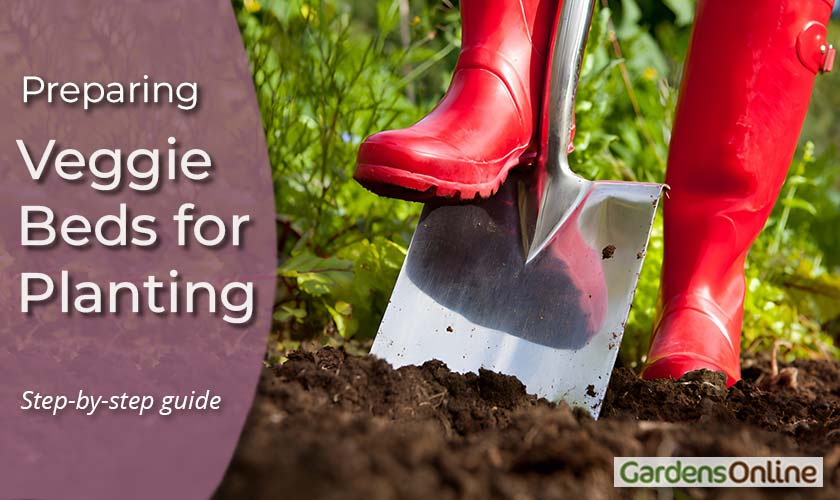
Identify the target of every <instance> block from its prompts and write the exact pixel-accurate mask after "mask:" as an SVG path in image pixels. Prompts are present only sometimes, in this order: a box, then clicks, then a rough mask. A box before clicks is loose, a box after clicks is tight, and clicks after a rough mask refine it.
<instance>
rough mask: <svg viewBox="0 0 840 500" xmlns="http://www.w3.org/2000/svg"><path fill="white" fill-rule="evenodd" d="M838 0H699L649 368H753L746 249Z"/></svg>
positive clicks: (822, 65)
mask: <svg viewBox="0 0 840 500" xmlns="http://www.w3.org/2000/svg"><path fill="white" fill-rule="evenodd" d="M832 4H833V0H738V1H737V2H726V1H721V0H699V2H698V4H697V14H696V20H695V26H694V32H693V34H692V40H691V46H690V48H689V54H688V59H687V62H686V67H685V73H684V74H683V81H682V87H681V89H680V101H679V104H678V106H677V115H676V121H675V123H674V130H673V135H672V140H671V152H670V157H669V159H668V174H667V176H666V182H667V183H668V184H669V185H670V186H671V191H670V193H669V195H670V199H668V200H666V201H665V204H664V207H665V208H664V210H665V260H664V264H663V270H662V284H661V309H660V311H661V312H660V318H659V321H658V325H657V326H656V328H655V331H654V334H653V339H652V341H651V346H650V353H649V354H648V360H647V364H646V366H645V368H644V371H643V374H642V375H643V377H644V378H648V379H653V378H679V377H680V376H682V375H683V374H685V373H686V372H689V371H692V370H699V369H701V368H707V369H710V370H715V371H721V372H724V373H725V374H726V376H727V385H731V384H734V383H735V382H736V381H738V380H739V379H740V378H741V368H740V358H739V353H740V337H741V323H742V320H743V315H744V292H745V284H744V260H745V258H746V255H747V251H748V250H749V248H750V246H751V245H752V243H753V241H754V240H755V238H756V237H757V236H758V234H759V232H760V231H761V229H762V228H763V227H764V224H765V222H766V221H767V217H768V216H769V214H770V211H771V210H772V208H773V205H774V204H775V202H776V199H777V197H778V195H779V191H780V190H781V187H782V184H783V183H784V181H785V176H786V173H787V170H788V166H789V165H790V162H791V160H792V158H793V154H794V152H795V149H796V143H797V139H798V135H799V131H800V130H801V128H802V123H803V121H804V119H805V112H806V110H807V108H808V101H809V100H810V96H811V89H812V87H813V83H814V76H815V75H816V74H817V73H819V72H822V71H828V70H830V64H831V62H832V60H833V50H832V48H831V47H830V46H829V45H828V43H827V42H826V40H825V34H826V29H825V23H826V22H827V21H828V18H829V15H830V13H831V8H832Z"/></svg>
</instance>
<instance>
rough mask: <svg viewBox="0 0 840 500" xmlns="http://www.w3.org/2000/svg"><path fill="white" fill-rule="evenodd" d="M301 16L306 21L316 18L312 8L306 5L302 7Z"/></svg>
mask: <svg viewBox="0 0 840 500" xmlns="http://www.w3.org/2000/svg"><path fill="white" fill-rule="evenodd" d="M300 15H301V17H303V18H304V19H309V17H310V16H313V17H314V15H315V12H313V11H312V7H310V6H309V4H306V3H305V4H303V5H301V6H300Z"/></svg>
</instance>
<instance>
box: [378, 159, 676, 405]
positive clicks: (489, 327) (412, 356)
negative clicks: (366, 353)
mask: <svg viewBox="0 0 840 500" xmlns="http://www.w3.org/2000/svg"><path fill="white" fill-rule="evenodd" d="M534 186H535V183H534V182H528V179H527V178H526V177H524V176H522V175H514V176H512V177H511V179H509V180H508V182H507V183H505V185H504V187H503V188H502V190H501V191H500V192H499V193H498V194H497V195H496V196H494V197H493V198H491V199H489V200H484V201H482V202H479V203H475V204H469V205H455V206H452V205H448V206H447V205H439V206H433V205H427V206H426V208H425V210H424V211H423V214H422V215H421V218H420V223H419V225H418V227H417V229H416V231H415V234H414V237H413V239H412V242H411V245H410V247H409V251H408V255H407V257H406V261H405V264H404V266H403V268H402V270H401V272H400V275H399V278H398V280H397V284H396V286H395V288H394V292H393V294H392V296H391V301H390V303H389V304H388V308H387V310H386V312H385V316H384V318H383V320H382V324H381V326H380V329H379V332H378V334H377V337H376V340H375V342H374V344H373V348H372V350H371V353H372V354H374V355H376V356H379V357H381V358H384V359H385V360H387V361H388V362H390V363H391V364H392V365H394V366H395V367H399V366H404V365H409V364H415V365H416V364H422V363H424V362H426V361H428V360H432V359H438V360H441V361H443V362H444V363H446V364H447V365H448V366H449V368H450V369H452V370H455V371H458V372H476V371H478V369H479V368H486V369H488V370H493V371H497V372H501V373H504V374H508V375H514V376H516V377H518V378H519V379H520V380H521V381H522V382H523V383H524V384H525V386H526V388H527V390H528V391H529V392H531V393H534V394H536V395H538V396H541V397H545V398H547V399H549V400H552V401H559V400H565V401H566V402H568V403H569V404H570V405H572V406H579V407H582V408H585V409H586V410H587V411H589V413H590V414H592V415H593V416H594V417H596V418H597V416H598V413H599V411H600V408H601V402H602V400H603V397H604V393H605V391H606V388H607V384H608V382H609V378H610V374H611V372H612V369H613V366H614V364H615V360H616V356H617V354H618V348H619V346H620V345H621V339H622V335H623V332H624V325H625V322H626V320H627V316H628V314H629V312H630V304H631V303H632V300H633V294H634V292H635V289H636V284H637V282H638V278H639V273H640V271H641V267H642V263H643V261H644V255H645V251H646V248H647V243H648V238H649V236H650V229H651V225H652V222H653V217H654V214H655V212H656V207H657V204H658V201H659V198H660V195H661V193H662V186H661V185H658V184H642V183H628V182H593V183H591V186H590V187H589V189H588V191H587V193H586V195H585V196H583V197H582V199H581V201H580V202H579V203H578V204H577V205H576V206H574V207H572V210H573V212H572V215H570V216H569V217H568V218H567V220H566V221H565V222H564V223H563V224H562V225H561V227H560V228H559V229H558V230H557V232H556V234H555V235H554V236H553V237H552V239H551V241H550V242H549V243H548V244H547V245H546V247H545V249H544V250H543V251H542V252H540V254H539V255H538V256H536V258H534V259H533V260H531V261H530V262H527V263H526V256H527V255H528V248H529V246H530V245H529V243H530V242H529V241H528V235H530V234H533V229H534V226H535V223H536V208H535V206H534V205H535V201H534V200H536V199H537V196H535V194H536V193H535V187H534Z"/></svg>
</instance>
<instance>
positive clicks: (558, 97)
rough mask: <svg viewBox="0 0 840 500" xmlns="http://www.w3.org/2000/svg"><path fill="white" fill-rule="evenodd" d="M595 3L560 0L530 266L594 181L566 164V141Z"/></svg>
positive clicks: (580, 0)
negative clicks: (579, 174) (561, 4)
mask: <svg viewBox="0 0 840 500" xmlns="http://www.w3.org/2000/svg"><path fill="white" fill-rule="evenodd" d="M593 7H594V0H563V6H562V7H561V11H560V16H559V25H558V26H557V28H556V33H557V35H556V37H555V41H554V48H553V50H552V51H551V68H550V73H549V81H548V87H547V90H546V92H547V94H548V96H547V99H546V107H547V109H544V110H543V117H544V119H545V120H547V121H548V131H547V137H546V140H547V141H548V144H547V145H543V147H544V151H543V155H544V156H543V157H542V158H541V160H540V161H539V162H538V163H539V171H538V173H537V176H538V179H537V186H538V189H539V211H538V214H539V215H538V217H537V223H536V226H535V228H534V233H533V238H532V239H531V244H530V249H529V251H528V258H527V260H528V261H529V262H530V261H531V260H533V259H534V258H536V256H537V255H539V253H540V252H542V251H543V250H544V249H545V247H546V245H548V244H549V243H550V242H551V239H552V237H553V236H554V235H556V234H557V232H558V231H559V229H560V227H561V226H562V225H563V224H564V223H565V222H566V220H568V218H569V217H570V216H571V214H572V212H574V210H575V207H578V206H580V204H581V202H582V201H583V199H584V198H585V197H586V195H587V193H588V192H589V191H590V189H591V187H592V183H591V182H590V181H588V180H586V179H584V178H582V177H580V176H578V175H577V174H575V173H574V172H572V169H571V167H570V166H569V157H568V140H569V136H570V135H571V131H572V124H573V122H574V115H575V94H576V93H577V86H578V80H579V79H580V70H581V65H582V64H583V53H584V50H585V48H586V38H587V36H588V34H589V25H590V24H591V22H592V11H593Z"/></svg>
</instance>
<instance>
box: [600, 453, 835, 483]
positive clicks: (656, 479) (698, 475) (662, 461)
mask: <svg viewBox="0 0 840 500" xmlns="http://www.w3.org/2000/svg"><path fill="white" fill-rule="evenodd" d="M613 484H614V485H615V486H616V487H623V488H648V487H654V488H661V487H689V486H699V487H712V488H737V487H757V486H760V487H765V488H790V487H797V488H802V487H806V488H808V487H810V488H821V487H822V485H823V459H822V458H816V457H729V458H726V457H615V461H614V462H613Z"/></svg>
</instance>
